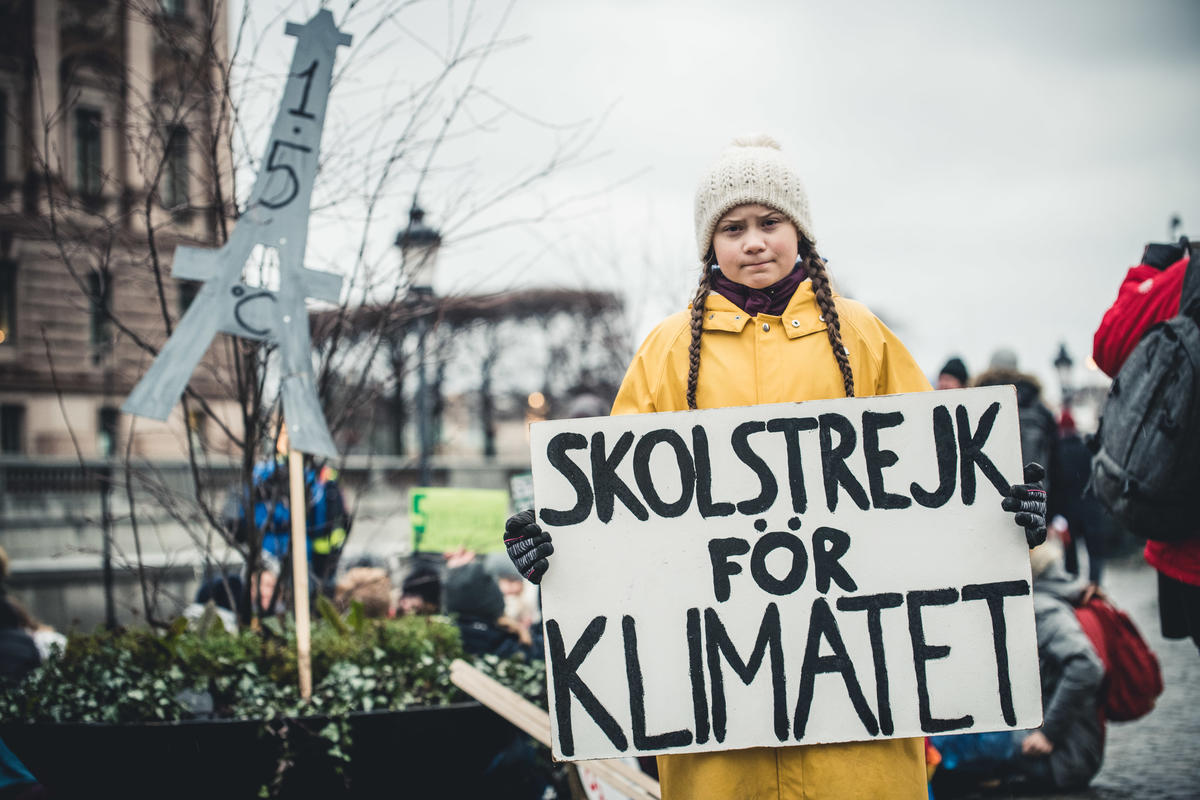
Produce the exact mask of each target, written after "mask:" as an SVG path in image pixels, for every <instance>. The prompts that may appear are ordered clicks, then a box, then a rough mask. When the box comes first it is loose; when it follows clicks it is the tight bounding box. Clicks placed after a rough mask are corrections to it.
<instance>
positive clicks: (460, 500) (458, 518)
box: [409, 487, 508, 553]
mask: <svg viewBox="0 0 1200 800" xmlns="http://www.w3.org/2000/svg"><path fill="white" fill-rule="evenodd" d="M409 497H410V498H411V500H410V504H411V505H410V508H409V519H410V520H411V521H412V529H413V550H424V551H426V552H446V551H448V550H456V549H458V548H459V547H465V548H466V549H468V550H473V551H475V552H476V553H490V552H492V551H494V550H503V549H504V537H503V536H502V533H503V531H504V522H505V520H507V519H508V493H507V492H505V491H504V490H503V489H442V488H428V487H418V488H415V489H413V490H412V491H411V492H409Z"/></svg>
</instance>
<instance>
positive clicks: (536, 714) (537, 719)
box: [450, 659, 662, 800]
mask: <svg viewBox="0 0 1200 800" xmlns="http://www.w3.org/2000/svg"><path fill="white" fill-rule="evenodd" d="M450 680H451V681H452V682H453V683H454V685H455V686H457V687H458V688H460V689H462V690H463V691H464V692H466V693H467V694H469V695H471V696H472V697H474V698H475V699H476V700H478V701H479V702H481V703H483V704H484V705H485V706H487V707H488V708H490V709H491V710H492V711H495V712H496V713H497V714H499V715H500V716H502V717H504V718H505V719H506V720H508V721H509V722H511V723H512V724H514V725H516V726H517V727H518V728H520V729H521V730H523V731H525V732H526V733H528V734H529V735H530V736H532V737H533V738H534V739H537V740H538V741H539V742H541V743H542V744H544V745H545V746H546V747H550V715H549V714H548V713H546V712H545V711H543V710H542V709H540V708H538V707H537V706H535V705H534V704H533V703H531V702H529V701H528V700H526V699H525V698H524V697H521V696H520V695H519V694H517V693H516V692H514V691H513V690H512V689H509V688H508V687H507V686H502V685H501V684H499V683H497V682H496V681H494V680H492V679H491V678H489V677H488V676H487V675H484V674H483V673H482V672H480V671H479V670H477V669H475V667H473V666H471V665H470V664H468V663H467V662H465V661H463V660H462V659H455V660H454V661H453V662H451V664H450ZM587 768H588V769H590V770H591V771H592V772H593V773H595V774H596V775H597V776H598V777H599V778H601V779H602V780H604V781H605V782H607V783H609V784H610V785H611V786H612V787H613V788H614V789H616V790H617V791H619V792H621V793H622V794H624V795H626V796H627V797H631V798H636V800H658V799H659V798H661V797H662V792H661V790H660V789H659V786H658V781H656V780H654V779H653V778H651V777H650V776H649V775H647V774H646V773H644V772H642V771H641V770H639V769H636V768H635V767H631V766H630V765H628V764H626V763H625V762H623V761H618V760H616V759H605V760H601V761H589V762H588V763H587Z"/></svg>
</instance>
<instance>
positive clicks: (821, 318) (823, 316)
mask: <svg viewBox="0 0 1200 800" xmlns="http://www.w3.org/2000/svg"><path fill="white" fill-rule="evenodd" d="M817 319H819V320H821V322H824V321H825V315H824V314H822V315H821V316H819V317H817Z"/></svg>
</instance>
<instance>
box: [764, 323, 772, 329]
mask: <svg viewBox="0 0 1200 800" xmlns="http://www.w3.org/2000/svg"><path fill="white" fill-rule="evenodd" d="M763 330H764V331H769V330H771V326H770V325H768V324H767V323H765V322H764V323H763Z"/></svg>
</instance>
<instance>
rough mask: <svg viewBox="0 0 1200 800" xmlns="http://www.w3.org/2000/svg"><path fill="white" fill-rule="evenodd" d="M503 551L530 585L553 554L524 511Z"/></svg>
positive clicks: (507, 530) (508, 526) (507, 532)
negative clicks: (505, 551) (506, 552)
mask: <svg viewBox="0 0 1200 800" xmlns="http://www.w3.org/2000/svg"><path fill="white" fill-rule="evenodd" d="M1044 533H1045V532H1044V531H1043V535H1044ZM504 549H505V550H507V551H508V557H509V558H511V559H512V562H513V565H514V566H515V567H516V568H517V572H520V573H521V574H522V575H524V576H525V578H526V579H527V580H529V581H530V582H531V583H539V582H540V581H541V580H542V576H543V575H545V574H546V568H547V567H549V566H550V560H549V558H548V557H549V556H550V554H552V553H553V552H554V545H553V544H551V543H550V534H548V533H546V532H545V531H543V530H542V529H541V528H539V527H538V524H537V522H535V521H534V518H533V510H532V509H526V510H525V511H522V512H521V513H519V514H513V515H512V516H511V517H509V518H508V522H507V523H505V525H504Z"/></svg>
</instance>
